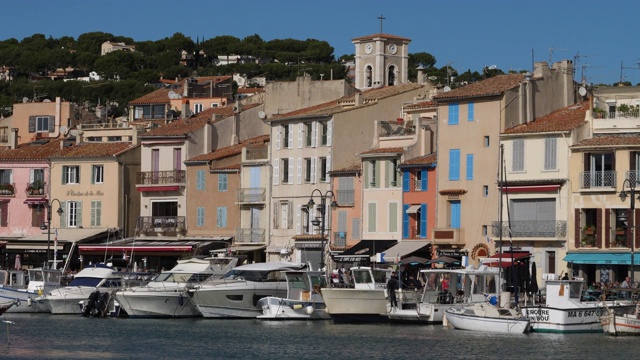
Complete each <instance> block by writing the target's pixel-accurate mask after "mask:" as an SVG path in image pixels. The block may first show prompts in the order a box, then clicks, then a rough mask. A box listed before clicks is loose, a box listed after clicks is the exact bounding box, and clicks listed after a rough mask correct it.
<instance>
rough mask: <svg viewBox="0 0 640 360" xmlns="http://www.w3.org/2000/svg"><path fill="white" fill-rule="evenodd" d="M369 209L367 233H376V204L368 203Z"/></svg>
mask: <svg viewBox="0 0 640 360" xmlns="http://www.w3.org/2000/svg"><path fill="white" fill-rule="evenodd" d="M368 209H369V229H368V230H369V232H375V231H376V223H377V220H378V217H377V215H376V203H369V206H368Z"/></svg>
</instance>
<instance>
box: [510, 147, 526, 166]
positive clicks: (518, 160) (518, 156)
mask: <svg viewBox="0 0 640 360" xmlns="http://www.w3.org/2000/svg"><path fill="white" fill-rule="evenodd" d="M511 171H524V139H514V140H513V159H512V161H511Z"/></svg>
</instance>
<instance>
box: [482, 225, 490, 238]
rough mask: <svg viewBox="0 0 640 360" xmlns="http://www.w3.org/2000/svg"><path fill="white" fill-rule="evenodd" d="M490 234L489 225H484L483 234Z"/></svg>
mask: <svg viewBox="0 0 640 360" xmlns="http://www.w3.org/2000/svg"><path fill="white" fill-rule="evenodd" d="M487 235H489V227H488V226H487V225H482V236H487Z"/></svg>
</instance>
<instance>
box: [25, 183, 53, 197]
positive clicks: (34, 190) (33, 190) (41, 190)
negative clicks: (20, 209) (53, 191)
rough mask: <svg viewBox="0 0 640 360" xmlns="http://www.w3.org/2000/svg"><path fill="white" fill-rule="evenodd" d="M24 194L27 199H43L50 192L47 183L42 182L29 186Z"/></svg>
mask: <svg viewBox="0 0 640 360" xmlns="http://www.w3.org/2000/svg"><path fill="white" fill-rule="evenodd" d="M24 192H25V193H26V194H27V197H42V196H44V195H45V194H47V193H48V192H49V191H48V188H47V183H46V182H42V183H39V184H35V183H31V184H28V185H27V187H26V188H25V189H24Z"/></svg>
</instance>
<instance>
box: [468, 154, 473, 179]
mask: <svg viewBox="0 0 640 360" xmlns="http://www.w3.org/2000/svg"><path fill="white" fill-rule="evenodd" d="M467 180H473V154H467Z"/></svg>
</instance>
